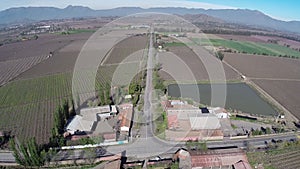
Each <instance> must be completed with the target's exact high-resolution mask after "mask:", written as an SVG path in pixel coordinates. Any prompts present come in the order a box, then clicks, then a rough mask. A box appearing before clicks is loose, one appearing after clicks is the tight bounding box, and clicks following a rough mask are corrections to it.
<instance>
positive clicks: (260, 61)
mask: <svg viewBox="0 0 300 169" xmlns="http://www.w3.org/2000/svg"><path fill="white" fill-rule="evenodd" d="M224 60H225V61H226V62H227V63H229V64H230V65H231V66H233V67H234V68H236V69H237V70H238V71H239V72H241V73H242V74H244V75H245V76H246V77H250V78H275V79H276V78H280V79H300V73H299V72H300V60H299V59H289V58H279V57H272V56H261V55H250V54H240V53H239V54H234V53H226V54H225V57H224Z"/></svg>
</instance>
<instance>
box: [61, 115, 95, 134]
mask: <svg viewBox="0 0 300 169" xmlns="http://www.w3.org/2000/svg"><path fill="white" fill-rule="evenodd" d="M94 123H95V122H94V121H89V120H84V119H83V117H82V116H80V115H76V116H75V117H74V118H73V119H72V121H71V122H70V123H69V124H68V125H67V127H66V130H67V131H68V132H69V133H70V134H71V135H73V134H75V132H76V131H85V132H90V131H91V130H92V128H93V126H94Z"/></svg>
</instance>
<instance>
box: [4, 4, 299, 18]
mask: <svg viewBox="0 0 300 169" xmlns="http://www.w3.org/2000/svg"><path fill="white" fill-rule="evenodd" d="M68 5H78V6H87V7H90V8H92V9H111V8H117V7H142V8H151V7H186V8H203V9H251V10H259V11H261V12H263V13H265V14H267V15H269V16H271V17H273V18H275V19H279V20H284V21H292V20H298V21H300V13H299V12H298V6H300V1H296V0H287V1H272V0H264V1H261V0H243V1H233V0H223V1H220V0H151V1H143V0H125V1H119V0H110V1H109V3H107V2H106V1H104V0H97V1H95V0H86V1H80V0H61V1H51V0H41V1H37V0H26V1H19V0H3V1H2V3H1V6H0V10H5V9H8V8H12V7H29V6H33V7H39V6H49V7H58V8H65V7H67V6H68Z"/></svg>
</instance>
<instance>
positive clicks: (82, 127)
mask: <svg viewBox="0 0 300 169" xmlns="http://www.w3.org/2000/svg"><path fill="white" fill-rule="evenodd" d="M116 114H117V108H116V106H115V105H112V106H110V105H106V106H99V107H93V108H84V109H81V110H80V115H76V116H75V117H74V118H73V119H72V120H71V122H70V123H69V124H68V125H67V127H66V130H67V132H69V133H70V134H72V135H73V134H75V132H76V131H84V132H87V133H89V132H92V130H93V128H95V127H96V124H97V122H98V121H101V120H104V119H106V118H109V117H110V116H114V115H116Z"/></svg>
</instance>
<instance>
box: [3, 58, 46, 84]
mask: <svg viewBox="0 0 300 169" xmlns="http://www.w3.org/2000/svg"><path fill="white" fill-rule="evenodd" d="M46 58H47V56H37V57H28V58H23V59H17V60H9V61H4V62H0V86H2V85H4V84H5V83H7V82H8V81H10V80H12V79H14V78H15V77H17V76H18V75H19V74H21V73H22V72H24V71H26V70H28V69H30V68H31V67H32V66H34V65H36V64H38V63H40V62H41V61H43V60H45V59H46Z"/></svg>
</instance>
